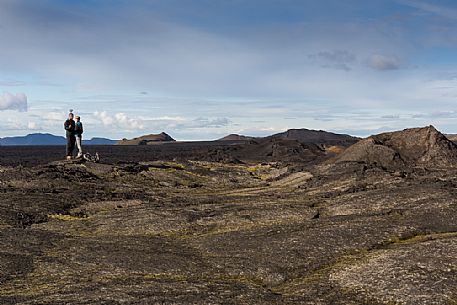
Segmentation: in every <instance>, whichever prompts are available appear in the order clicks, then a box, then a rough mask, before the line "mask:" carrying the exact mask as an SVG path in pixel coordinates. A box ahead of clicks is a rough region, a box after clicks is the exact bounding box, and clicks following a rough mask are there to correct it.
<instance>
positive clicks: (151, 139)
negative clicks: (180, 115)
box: [116, 132, 176, 145]
mask: <svg viewBox="0 0 457 305" xmlns="http://www.w3.org/2000/svg"><path fill="white" fill-rule="evenodd" d="M175 141H176V140H175V139H173V138H172V137H171V136H169V135H168V134H166V133H165V132H162V133H159V134H150V135H145V136H142V137H138V138H133V139H131V140H128V139H122V140H120V141H118V142H117V143H116V145H150V144H157V143H163V142H175Z"/></svg>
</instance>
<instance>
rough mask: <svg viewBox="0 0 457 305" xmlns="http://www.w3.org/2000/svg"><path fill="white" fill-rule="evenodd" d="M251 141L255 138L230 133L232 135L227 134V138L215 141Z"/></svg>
mask: <svg viewBox="0 0 457 305" xmlns="http://www.w3.org/2000/svg"><path fill="white" fill-rule="evenodd" d="M253 139H255V138H254V137H249V136H243V135H239V134H234V133H232V134H229V135H228V136H225V137H223V138H220V139H219V140H217V141H249V140H253Z"/></svg>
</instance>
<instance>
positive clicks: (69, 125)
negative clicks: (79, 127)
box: [64, 112, 76, 160]
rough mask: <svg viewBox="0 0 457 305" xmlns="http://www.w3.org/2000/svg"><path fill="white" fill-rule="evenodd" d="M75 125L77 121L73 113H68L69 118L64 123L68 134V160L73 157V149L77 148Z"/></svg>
mask: <svg viewBox="0 0 457 305" xmlns="http://www.w3.org/2000/svg"><path fill="white" fill-rule="evenodd" d="M75 127H76V123H75V121H74V120H73V113H71V112H70V113H69V114H68V119H67V120H66V121H65V123H64V128H65V133H66V136H67V160H70V159H72V158H73V151H74V150H75V142H76V137H75Z"/></svg>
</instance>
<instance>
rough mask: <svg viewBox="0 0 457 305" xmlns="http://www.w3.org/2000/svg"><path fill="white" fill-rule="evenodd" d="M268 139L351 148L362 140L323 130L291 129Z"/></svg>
mask: <svg viewBox="0 0 457 305" xmlns="http://www.w3.org/2000/svg"><path fill="white" fill-rule="evenodd" d="M267 138H274V139H287V140H296V141H299V142H301V143H313V144H321V145H341V146H345V147H347V146H351V145H352V144H354V143H357V142H358V141H359V140H360V139H359V138H356V137H353V136H350V135H346V134H337V133H332V132H328V131H323V130H310V129H304V128H303V129H289V130H287V131H285V132H281V133H277V134H274V135H272V136H269V137H267Z"/></svg>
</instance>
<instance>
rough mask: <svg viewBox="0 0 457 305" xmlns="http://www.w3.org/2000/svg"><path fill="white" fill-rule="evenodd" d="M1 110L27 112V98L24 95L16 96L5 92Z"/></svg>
mask: <svg viewBox="0 0 457 305" xmlns="http://www.w3.org/2000/svg"><path fill="white" fill-rule="evenodd" d="M0 110H17V111H27V96H26V95H25V94H24V93H16V95H14V94H11V93H9V92H5V93H4V94H3V95H0Z"/></svg>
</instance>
